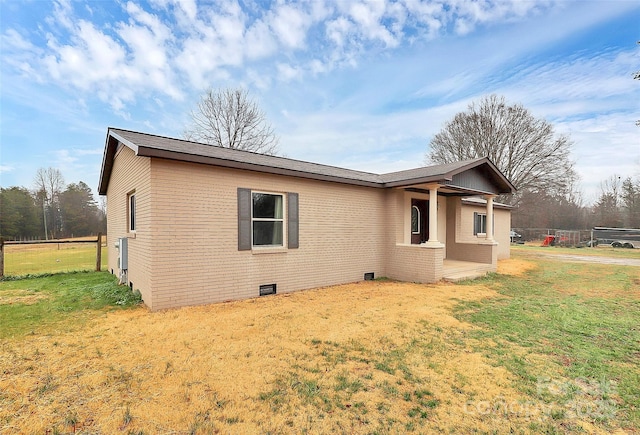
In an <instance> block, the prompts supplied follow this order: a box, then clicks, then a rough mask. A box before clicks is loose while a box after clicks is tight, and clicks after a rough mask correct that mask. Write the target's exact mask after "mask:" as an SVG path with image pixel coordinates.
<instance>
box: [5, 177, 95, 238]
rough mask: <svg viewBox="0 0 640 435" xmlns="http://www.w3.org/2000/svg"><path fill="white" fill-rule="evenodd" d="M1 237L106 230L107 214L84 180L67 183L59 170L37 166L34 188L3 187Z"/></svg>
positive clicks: (60, 235)
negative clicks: (38, 167)
mask: <svg viewBox="0 0 640 435" xmlns="http://www.w3.org/2000/svg"><path fill="white" fill-rule="evenodd" d="M0 210H2V215H1V217H0V237H1V238H3V239H5V240H32V239H41V240H48V239H60V238H68V237H83V236H90V235H95V234H98V233H100V232H101V233H106V230H107V218H106V213H105V210H104V208H103V207H99V206H98V203H97V202H96V201H95V199H94V197H93V193H92V192H91V188H90V187H89V186H88V185H87V184H86V183H84V182H82V181H80V182H78V183H71V184H68V185H65V182H64V177H63V176H62V173H61V172H60V170H58V169H55V168H47V169H45V168H40V169H38V171H37V173H36V176H35V179H34V188H33V189H32V190H29V189H27V188H26V187H21V186H13V187H9V188H0Z"/></svg>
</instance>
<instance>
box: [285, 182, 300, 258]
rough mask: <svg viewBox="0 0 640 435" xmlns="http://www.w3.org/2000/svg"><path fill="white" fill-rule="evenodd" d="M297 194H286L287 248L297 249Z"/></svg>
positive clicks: (298, 226)
mask: <svg viewBox="0 0 640 435" xmlns="http://www.w3.org/2000/svg"><path fill="white" fill-rule="evenodd" d="M299 228H300V225H299V222H298V194H297V193H287V246H288V247H289V249H297V248H298V246H299V240H298V239H299Z"/></svg>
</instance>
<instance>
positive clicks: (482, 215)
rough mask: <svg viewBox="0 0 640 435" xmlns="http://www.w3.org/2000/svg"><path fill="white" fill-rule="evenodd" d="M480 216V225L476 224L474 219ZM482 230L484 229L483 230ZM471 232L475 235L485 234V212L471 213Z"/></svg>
mask: <svg viewBox="0 0 640 435" xmlns="http://www.w3.org/2000/svg"><path fill="white" fill-rule="evenodd" d="M477 218H480V225H479V226H478V225H477V223H478V222H477V221H476V219H477ZM483 230H484V231H483ZM473 232H474V234H475V235H476V236H486V235H487V214H486V213H478V212H476V213H474V214H473Z"/></svg>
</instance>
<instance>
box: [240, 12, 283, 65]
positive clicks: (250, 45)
mask: <svg viewBox="0 0 640 435" xmlns="http://www.w3.org/2000/svg"><path fill="white" fill-rule="evenodd" d="M277 48H278V43H277V41H276V40H275V37H274V36H273V33H271V29H270V28H269V26H268V25H267V24H265V22H264V21H262V20H256V21H255V22H254V23H253V24H252V25H251V27H249V28H248V29H247V32H246V34H245V43H244V50H245V52H246V55H247V58H249V59H260V58H264V57H267V56H270V55H272V54H274V53H275V52H276V51H277Z"/></svg>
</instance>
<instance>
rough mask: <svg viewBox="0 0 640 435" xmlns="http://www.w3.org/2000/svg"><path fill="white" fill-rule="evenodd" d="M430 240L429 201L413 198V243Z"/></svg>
mask: <svg viewBox="0 0 640 435" xmlns="http://www.w3.org/2000/svg"><path fill="white" fill-rule="evenodd" d="M427 240H429V201H427V200H426V199H415V198H411V243H412V244H414V245H418V244H420V243H424V242H426V241H427Z"/></svg>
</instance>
